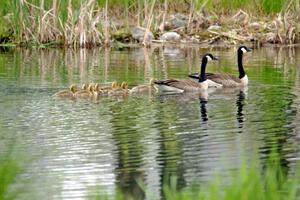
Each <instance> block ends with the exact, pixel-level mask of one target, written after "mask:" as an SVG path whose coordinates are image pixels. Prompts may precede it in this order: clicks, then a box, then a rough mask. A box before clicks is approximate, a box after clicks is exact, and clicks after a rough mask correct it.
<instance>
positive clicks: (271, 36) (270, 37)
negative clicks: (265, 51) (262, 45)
mask: <svg viewBox="0 0 300 200" xmlns="http://www.w3.org/2000/svg"><path fill="white" fill-rule="evenodd" d="M265 40H266V42H269V43H277V42H278V40H277V36H276V34H275V33H272V32H270V33H267V34H266V36H265Z"/></svg>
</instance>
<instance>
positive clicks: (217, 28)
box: [207, 25, 222, 31]
mask: <svg viewBox="0 0 300 200" xmlns="http://www.w3.org/2000/svg"><path fill="white" fill-rule="evenodd" d="M221 28H222V27H221V26H219V25H211V26H209V27H208V29H207V30H208V31H218V30H220V29H221Z"/></svg>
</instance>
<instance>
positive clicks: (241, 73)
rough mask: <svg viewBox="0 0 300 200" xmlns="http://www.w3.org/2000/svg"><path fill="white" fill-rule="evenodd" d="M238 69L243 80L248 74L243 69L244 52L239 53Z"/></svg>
mask: <svg viewBox="0 0 300 200" xmlns="http://www.w3.org/2000/svg"><path fill="white" fill-rule="evenodd" d="M238 67H239V74H240V75H239V78H240V79H241V78H243V77H244V76H245V75H246V73H245V70H244V67H243V52H242V51H238Z"/></svg>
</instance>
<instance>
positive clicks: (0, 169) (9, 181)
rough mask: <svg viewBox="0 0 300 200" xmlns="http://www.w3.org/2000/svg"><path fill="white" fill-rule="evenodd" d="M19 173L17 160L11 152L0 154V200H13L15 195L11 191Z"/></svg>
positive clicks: (19, 168)
mask: <svg viewBox="0 0 300 200" xmlns="http://www.w3.org/2000/svg"><path fill="white" fill-rule="evenodd" d="M20 172H21V167H20V165H19V162H18V161H17V159H15V158H14V157H13V154H12V153H11V152H7V153H1V159H0V199H1V200H10V199H15V196H16V195H17V193H15V192H13V191H12V188H11V187H12V185H13V184H14V182H15V180H16V178H17V176H18V175H19V174H20Z"/></svg>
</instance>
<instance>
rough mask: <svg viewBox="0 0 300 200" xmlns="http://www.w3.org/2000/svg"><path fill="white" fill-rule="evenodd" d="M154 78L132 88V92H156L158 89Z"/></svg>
mask: <svg viewBox="0 0 300 200" xmlns="http://www.w3.org/2000/svg"><path fill="white" fill-rule="evenodd" d="M154 81H155V79H154V78H151V79H150V81H149V84H145V85H138V86H135V87H133V88H131V89H130V94H154V93H155V92H156V91H157V89H156V88H155V87H154Z"/></svg>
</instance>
